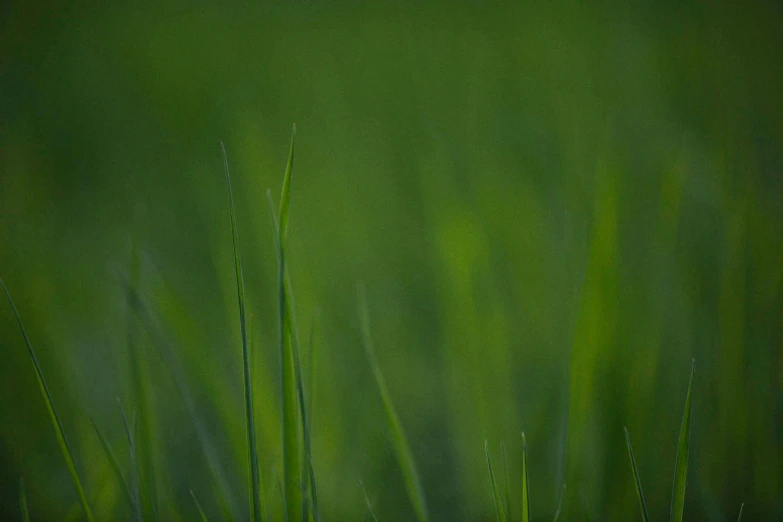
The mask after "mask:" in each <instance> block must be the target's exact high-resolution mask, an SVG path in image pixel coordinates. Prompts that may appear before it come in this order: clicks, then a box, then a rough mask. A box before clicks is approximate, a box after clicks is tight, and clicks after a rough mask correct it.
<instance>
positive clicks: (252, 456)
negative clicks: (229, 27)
mask: <svg viewBox="0 0 783 522" xmlns="http://www.w3.org/2000/svg"><path fill="white" fill-rule="evenodd" d="M220 148H221V149H222V151H223V166H224V167H225V170H226V185H227V186H228V202H229V212H230V215H231V236H232V239H233V243H234V269H235V271H236V280H237V299H238V301H239V329H240V332H241V335H242V368H243V371H244V389H245V423H246V427H247V444H248V448H249V465H250V482H251V495H252V498H251V501H250V508H251V513H252V517H253V520H254V521H255V522H261V513H262V512H263V508H262V506H261V504H262V502H263V501H262V499H261V486H260V484H261V480H260V476H259V471H258V449H257V446H256V425H255V410H254V409H253V380H252V378H251V375H250V354H249V348H248V342H247V324H246V320H245V281H244V278H243V276H242V258H241V256H240V253H239V236H238V234H237V225H236V215H235V212H234V194H233V193H232V191H231V175H230V174H229V170H228V157H227V156H226V147H225V146H224V145H223V142H222V141H221V142H220Z"/></svg>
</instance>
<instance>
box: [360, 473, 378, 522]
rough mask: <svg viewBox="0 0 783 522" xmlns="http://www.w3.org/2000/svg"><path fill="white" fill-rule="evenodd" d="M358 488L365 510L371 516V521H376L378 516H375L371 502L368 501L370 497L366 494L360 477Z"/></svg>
mask: <svg viewBox="0 0 783 522" xmlns="http://www.w3.org/2000/svg"><path fill="white" fill-rule="evenodd" d="M359 488H360V489H361V490H362V496H363V497H364V503H365V504H366V505H367V511H368V512H369V513H370V517H371V518H372V520H373V522H378V517H376V516H375V511H373V509H372V502H370V497H368V496H367V490H365V489H364V484H363V483H362V479H359Z"/></svg>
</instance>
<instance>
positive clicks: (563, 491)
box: [552, 484, 566, 522]
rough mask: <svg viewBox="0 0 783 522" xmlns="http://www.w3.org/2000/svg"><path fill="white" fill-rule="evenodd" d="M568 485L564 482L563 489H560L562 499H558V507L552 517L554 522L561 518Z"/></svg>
mask: <svg viewBox="0 0 783 522" xmlns="http://www.w3.org/2000/svg"><path fill="white" fill-rule="evenodd" d="M565 492H566V485H565V484H563V489H561V490H560V500H558V501H557V509H555V516H554V517H553V518H552V522H558V520H560V513H561V512H562V510H563V499H564V498H565Z"/></svg>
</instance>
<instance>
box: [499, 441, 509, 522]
mask: <svg viewBox="0 0 783 522" xmlns="http://www.w3.org/2000/svg"><path fill="white" fill-rule="evenodd" d="M500 458H501V459H502V460H503V483H504V484H503V486H504V487H503V497H504V498H503V500H504V506H503V507H504V509H505V510H506V516H507V517H508V518H511V491H510V489H511V479H510V478H509V475H508V458H507V456H506V443H505V442H501V443H500Z"/></svg>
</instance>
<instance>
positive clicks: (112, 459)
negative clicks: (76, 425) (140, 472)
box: [90, 419, 135, 516]
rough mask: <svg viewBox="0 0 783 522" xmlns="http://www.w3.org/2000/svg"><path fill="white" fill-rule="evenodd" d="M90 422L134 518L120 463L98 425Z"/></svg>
mask: <svg viewBox="0 0 783 522" xmlns="http://www.w3.org/2000/svg"><path fill="white" fill-rule="evenodd" d="M90 422H91V423H92V427H93V429H95V434H96V435H97V436H98V441H99V442H100V443H101V448H102V449H103V453H104V454H105V455H106V459H107V460H108V461H109V464H110V465H111V469H112V471H113V472H114V475H115V476H116V477H117V482H119V483H120V485H121V486H122V491H123V493H125V499H126V500H127V501H128V506H129V507H130V508H131V509H133V510H134V516H135V506H134V502H133V494H132V493H131V489H130V486H129V485H128V482H127V481H126V480H125V476H123V474H122V468H121V467H120V463H119V461H118V460H117V457H116V455H115V454H114V451H112V449H111V445H110V444H109V442H108V441H107V440H106V437H104V436H103V433H102V432H101V430H100V429H99V428H98V425H97V424H95V421H93V420H92V419H90Z"/></svg>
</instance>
